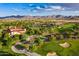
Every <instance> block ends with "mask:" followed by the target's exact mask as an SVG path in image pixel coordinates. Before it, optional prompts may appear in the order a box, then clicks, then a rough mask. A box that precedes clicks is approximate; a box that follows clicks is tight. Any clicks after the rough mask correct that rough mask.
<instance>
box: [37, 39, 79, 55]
mask: <svg viewBox="0 0 79 59" xmlns="http://www.w3.org/2000/svg"><path fill="white" fill-rule="evenodd" d="M63 42H68V43H70V44H71V46H70V47H69V48H63V47H61V46H59V43H63ZM50 51H55V52H56V53H57V55H59V56H79V53H78V51H79V40H59V41H56V40H52V41H51V42H49V43H44V44H43V45H42V46H41V47H39V48H38V49H37V50H36V52H37V53H39V54H41V55H46V54H47V53H48V52H50Z"/></svg>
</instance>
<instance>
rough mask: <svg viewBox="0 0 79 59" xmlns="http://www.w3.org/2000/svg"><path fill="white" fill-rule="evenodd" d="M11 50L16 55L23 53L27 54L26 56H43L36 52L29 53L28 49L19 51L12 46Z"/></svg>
mask: <svg viewBox="0 0 79 59" xmlns="http://www.w3.org/2000/svg"><path fill="white" fill-rule="evenodd" d="M11 49H12V51H13V52H15V53H21V54H25V55H28V56H41V55H39V54H37V53H35V52H29V51H27V50H26V49H24V50H18V49H16V48H15V46H12V47H11Z"/></svg>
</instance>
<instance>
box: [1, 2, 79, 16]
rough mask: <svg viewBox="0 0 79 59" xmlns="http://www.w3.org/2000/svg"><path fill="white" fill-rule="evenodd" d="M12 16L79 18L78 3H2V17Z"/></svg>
mask: <svg viewBox="0 0 79 59" xmlns="http://www.w3.org/2000/svg"><path fill="white" fill-rule="evenodd" d="M11 15H26V16H48V15H64V16H76V15H77V16H79V4H78V3H0V17H3V16H11Z"/></svg>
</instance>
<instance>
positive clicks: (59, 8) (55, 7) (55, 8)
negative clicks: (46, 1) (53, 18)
mask: <svg viewBox="0 0 79 59" xmlns="http://www.w3.org/2000/svg"><path fill="white" fill-rule="evenodd" d="M51 8H52V9H54V10H64V7H61V6H51Z"/></svg>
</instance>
